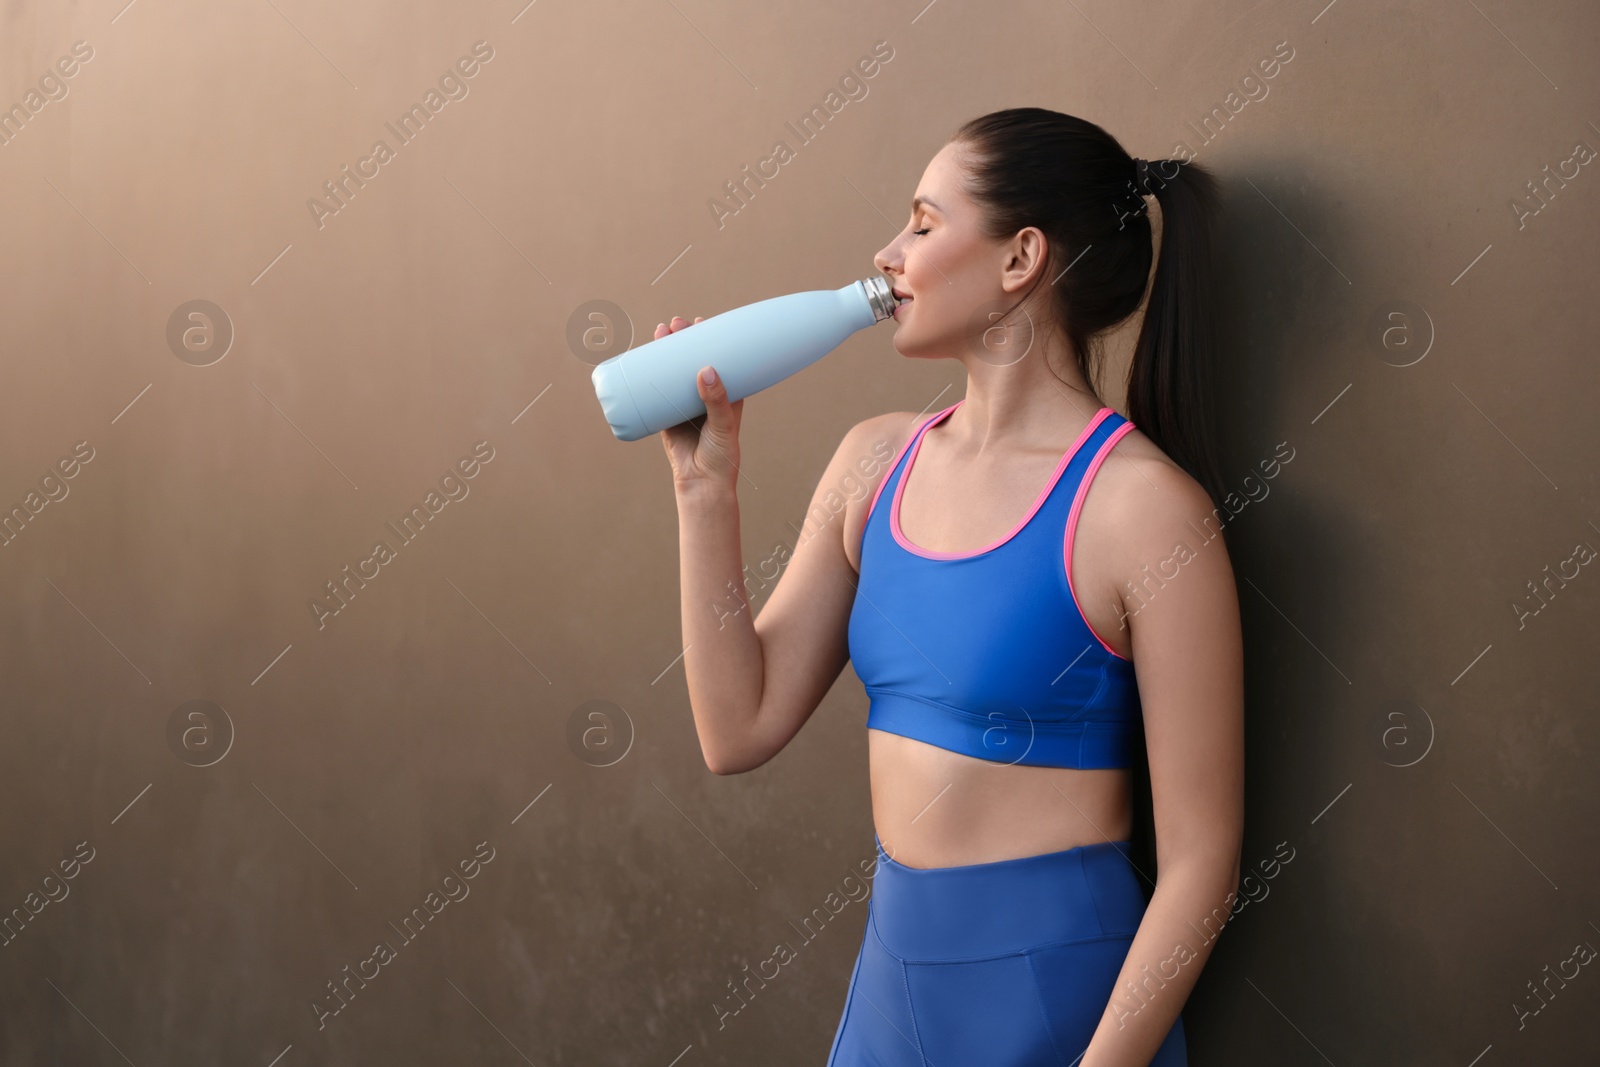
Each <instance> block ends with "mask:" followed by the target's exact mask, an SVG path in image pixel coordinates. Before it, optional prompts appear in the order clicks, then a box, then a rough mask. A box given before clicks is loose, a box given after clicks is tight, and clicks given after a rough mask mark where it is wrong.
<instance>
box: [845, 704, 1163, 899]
mask: <svg viewBox="0 0 1600 1067" xmlns="http://www.w3.org/2000/svg"><path fill="white" fill-rule="evenodd" d="M867 751H868V761H869V764H870V775H871V781H872V821H873V825H874V827H875V828H876V830H877V833H878V838H879V840H881V841H882V842H883V848H884V851H885V852H887V853H888V854H889V855H890V856H891V857H892V858H893V859H894V860H895V861H897V862H899V863H902V864H904V865H906V866H907V867H922V868H931V867H958V866H964V865H966V864H971V863H992V862H994V861H996V860H1007V859H1017V858H1020V857H1024V856H1036V855H1041V854H1043V853H1046V852H1059V851H1062V850H1064V849H1069V848H1073V847H1075V846H1078V845H1088V844H1094V843H1096V842H1100V841H1126V840H1127V839H1128V838H1129V835H1130V834H1131V833H1132V831H1133V809H1132V797H1131V793H1132V782H1131V779H1132V776H1131V774H1130V773H1129V772H1128V771H1127V770H1126V769H1123V768H1108V769H1094V770H1080V769H1077V768H1071V767H1030V766H1023V765H1020V764H1018V765H1011V764H1004V763H993V762H990V761H989V760H981V759H975V758H973V757H971V756H964V755H962V754H960V753H958V752H950V751H947V750H945V749H942V748H938V747H936V746H934V745H929V744H926V743H924V742H922V741H916V740H913V739H911V738H909V737H901V736H900V735H899V734H891V733H887V732H885V731H883V730H872V729H869V730H868V731H867Z"/></svg>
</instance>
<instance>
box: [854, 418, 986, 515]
mask: <svg viewBox="0 0 1600 1067" xmlns="http://www.w3.org/2000/svg"><path fill="white" fill-rule="evenodd" d="M961 399H962V400H965V399H966V397H962V398H961ZM960 404H961V400H957V401H956V402H955V403H954V404H951V405H950V406H949V407H947V408H945V409H944V410H943V411H936V412H934V413H933V414H932V415H929V416H928V417H927V418H926V419H923V420H922V423H921V424H920V425H919V426H918V427H917V428H916V429H915V430H913V431H911V433H910V435H908V436H907V437H906V439H905V440H904V441H902V442H900V447H899V448H898V449H896V450H895V453H894V459H891V460H890V461H889V466H888V467H886V468H885V469H884V472H883V479H882V480H881V481H879V482H878V488H877V489H875V490H873V493H872V503H870V504H868V505H867V516H866V517H867V518H868V519H870V518H872V511H873V509H874V508H876V507H877V506H878V497H880V496H882V495H883V487H884V486H886V485H888V484H889V475H891V474H893V473H894V469H895V468H896V467H898V466H899V465H900V457H901V456H903V455H905V454H906V449H908V448H910V447H911V443H912V442H913V441H915V440H916V439H917V438H918V437H919V436H920V435H921V434H922V431H923V430H924V429H926V428H927V427H928V426H931V425H932V424H933V423H935V422H937V421H938V420H940V419H942V418H944V417H945V416H946V415H948V414H950V413H951V412H952V411H954V410H955V409H956V408H957V407H959V406H960ZM861 528H862V530H863V531H865V530H866V521H865V520H863V521H862V523H861Z"/></svg>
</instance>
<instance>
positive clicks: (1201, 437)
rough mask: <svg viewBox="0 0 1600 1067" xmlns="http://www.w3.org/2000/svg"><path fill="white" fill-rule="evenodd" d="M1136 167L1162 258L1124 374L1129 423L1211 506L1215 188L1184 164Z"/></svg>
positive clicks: (1218, 494)
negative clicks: (1157, 210) (1154, 216)
mask: <svg viewBox="0 0 1600 1067" xmlns="http://www.w3.org/2000/svg"><path fill="white" fill-rule="evenodd" d="M1134 163H1135V167H1136V171H1135V178H1134V188H1135V190H1136V191H1137V192H1144V191H1146V190H1147V191H1148V192H1149V193H1150V195H1152V196H1154V197H1155V199H1156V201H1157V202H1158V203H1159V204H1160V205H1161V251H1160V254H1159V256H1157V258H1156V272H1155V278H1154V279H1153V280H1152V281H1151V283H1150V295H1149V299H1148V302H1147V303H1146V305H1145V312H1144V322H1143V323H1142V324H1141V325H1140V328H1139V340H1138V342H1137V343H1136V344H1135V346H1134V350H1133V365H1132V367H1131V368H1130V370H1129V373H1128V418H1129V420H1130V421H1131V422H1132V423H1133V424H1134V425H1135V426H1137V427H1138V428H1139V429H1140V430H1142V431H1144V433H1145V435H1146V436H1148V437H1149V438H1150V439H1151V440H1152V441H1154V442H1156V444H1157V445H1159V446H1160V447H1161V450H1162V451H1163V452H1165V453H1166V454H1167V455H1168V456H1170V457H1171V458H1172V460H1173V461H1174V462H1176V463H1177V464H1178V465H1179V466H1181V467H1182V468H1183V469H1184V470H1186V471H1187V472H1188V473H1189V475H1190V476H1191V477H1193V478H1194V479H1195V481H1197V482H1199V483H1200V484H1201V485H1202V486H1203V487H1204V488H1205V490H1206V492H1207V493H1208V494H1209V495H1210V497H1211V499H1212V501H1213V503H1215V502H1218V501H1220V500H1221V498H1222V493H1223V489H1222V480H1221V478H1220V476H1219V475H1218V464H1217V453H1216V447H1215V432H1214V427H1213V423H1212V411H1213V407H1212V401H1211V383H1212V381H1213V376H1214V373H1215V362H1214V360H1215V353H1216V349H1217V335H1216V318H1217V316H1216V288H1217V287H1216V283H1215V278H1216V270H1215V267H1214V264H1213V262H1212V256H1213V249H1214V243H1215V219H1216V211H1217V181H1216V179H1215V178H1214V177H1213V176H1212V175H1211V173H1210V172H1209V171H1207V170H1204V169H1202V168H1201V167H1200V166H1199V165H1197V164H1195V163H1190V162H1185V161H1183V160H1177V159H1162V160H1152V161H1149V162H1148V163H1146V161H1144V160H1135V161H1134ZM1141 164H1142V166H1141ZM1141 172H1142V174H1143V175H1144V180H1143V181H1142V182H1141V181H1140V179H1139V175H1140V173H1141Z"/></svg>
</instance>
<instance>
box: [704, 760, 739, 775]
mask: <svg viewBox="0 0 1600 1067" xmlns="http://www.w3.org/2000/svg"><path fill="white" fill-rule="evenodd" d="M706 769H707V770H709V771H710V772H711V773H712V774H716V775H729V774H739V773H742V772H743V770H744V768H743V767H740V766H739V765H738V764H735V763H731V762H729V761H728V760H726V759H722V758H716V759H713V758H712V757H711V756H707V757H706Z"/></svg>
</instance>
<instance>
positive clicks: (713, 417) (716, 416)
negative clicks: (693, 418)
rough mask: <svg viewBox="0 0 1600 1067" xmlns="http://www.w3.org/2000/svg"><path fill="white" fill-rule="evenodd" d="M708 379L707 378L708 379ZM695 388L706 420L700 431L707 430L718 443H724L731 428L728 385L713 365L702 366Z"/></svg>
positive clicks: (731, 416)
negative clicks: (704, 411) (703, 406)
mask: <svg viewBox="0 0 1600 1067" xmlns="http://www.w3.org/2000/svg"><path fill="white" fill-rule="evenodd" d="M708 379H709V380H708ZM695 388H696V390H697V391H698V392H699V394H700V400H701V401H702V402H703V403H704V404H705V406H706V421H705V425H704V426H703V427H701V431H702V432H705V431H706V430H709V431H710V432H711V433H712V434H713V435H714V436H715V437H716V438H717V441H718V443H719V444H722V443H726V442H727V441H728V438H729V437H730V436H731V433H732V429H733V411H732V408H731V407H730V406H729V404H728V386H727V383H726V382H724V381H723V380H722V375H720V374H718V373H717V371H716V368H715V367H710V366H707V367H702V368H700V374H699V375H698V376H697V377H696V378H695Z"/></svg>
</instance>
